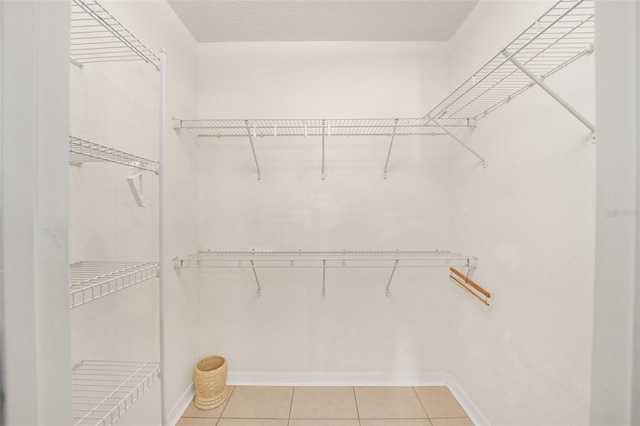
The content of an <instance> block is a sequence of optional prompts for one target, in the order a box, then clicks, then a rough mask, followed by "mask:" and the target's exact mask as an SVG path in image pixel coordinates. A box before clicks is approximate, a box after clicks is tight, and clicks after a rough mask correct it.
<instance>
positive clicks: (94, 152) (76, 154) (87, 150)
mask: <svg viewBox="0 0 640 426" xmlns="http://www.w3.org/2000/svg"><path fill="white" fill-rule="evenodd" d="M69 162H71V163H72V164H82V163H89V162H110V163H117V164H122V165H125V166H129V167H134V168H136V169H139V170H145V171H149V172H153V173H155V174H158V168H159V165H158V162H157V161H154V160H150V159H148V158H144V157H140V156H137V155H134V154H130V153H128V152H125V151H120V150H117V149H115V148H111V147H108V146H106V145H100V144H98V143H95V142H91V141H88V140H86V139H81V138H78V137H75V136H69Z"/></svg>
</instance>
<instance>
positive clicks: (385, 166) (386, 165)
mask: <svg viewBox="0 0 640 426" xmlns="http://www.w3.org/2000/svg"><path fill="white" fill-rule="evenodd" d="M397 127H398V119H397V118H396V119H395V120H393V133H392V134H391V142H390V143H389V152H388V153H387V162H386V163H384V174H383V175H382V176H383V177H384V178H385V179H386V178H387V169H388V168H389V158H391V148H393V140H394V139H395V137H396V128H397Z"/></svg>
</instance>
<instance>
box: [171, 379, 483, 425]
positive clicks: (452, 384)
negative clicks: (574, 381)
mask: <svg viewBox="0 0 640 426" xmlns="http://www.w3.org/2000/svg"><path fill="white" fill-rule="evenodd" d="M227 384H228V385H229V386H447V387H448V388H449V390H450V391H451V393H452V394H453V396H455V397H456V399H457V400H458V402H459V403H460V405H461V406H462V408H463V409H464V411H466V413H467V415H468V416H469V418H470V419H471V421H472V422H473V423H474V424H475V425H476V426H485V425H489V422H488V421H487V419H486V418H485V417H484V415H483V414H482V412H481V411H480V410H479V409H478V407H477V406H476V405H475V404H474V403H473V401H472V400H471V398H469V396H468V395H467V394H466V392H465V391H464V390H463V389H462V387H461V386H460V384H459V383H458V382H457V381H456V380H455V379H454V378H453V377H452V376H451V375H450V374H449V373H361V374H356V373H251V372H242V371H230V372H229V373H228V375H227ZM194 395H195V389H194V387H193V384H192V385H190V386H189V387H188V388H187V390H185V391H184V393H183V394H182V396H181V397H180V399H179V400H178V402H176V404H175V405H174V407H173V409H172V410H171V412H170V413H169V416H168V419H167V424H168V425H169V426H175V424H176V423H178V420H179V419H180V416H182V413H184V410H186V409H187V407H188V406H189V404H190V403H191V401H192V400H193V397H194Z"/></svg>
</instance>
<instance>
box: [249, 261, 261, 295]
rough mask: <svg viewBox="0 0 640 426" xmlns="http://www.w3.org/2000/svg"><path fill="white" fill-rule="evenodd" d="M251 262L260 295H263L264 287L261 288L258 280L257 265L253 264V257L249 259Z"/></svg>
mask: <svg viewBox="0 0 640 426" xmlns="http://www.w3.org/2000/svg"><path fill="white" fill-rule="evenodd" d="M249 262H250V263H251V269H252V270H253V277H254V278H255V279H256V285H257V286H258V292H257V294H258V297H260V296H262V289H261V288H260V281H258V273H257V272H256V267H255V265H254V264H253V259H251V260H249Z"/></svg>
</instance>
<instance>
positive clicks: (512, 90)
mask: <svg viewBox="0 0 640 426" xmlns="http://www.w3.org/2000/svg"><path fill="white" fill-rule="evenodd" d="M594 40H595V38H594V0H561V1H559V2H557V3H556V4H555V5H554V6H553V7H552V8H551V9H550V10H549V11H547V12H546V13H545V14H544V15H542V16H541V17H540V18H539V19H538V20H536V21H535V22H534V23H533V24H531V25H530V26H529V27H528V28H527V29H526V30H524V31H523V32H522V33H521V34H520V35H519V36H518V37H516V38H515V40H513V41H512V42H511V43H509V44H508V45H507V46H506V47H505V48H504V49H502V50H501V51H500V52H498V54H496V55H495V56H494V57H493V58H491V60H489V61H488V62H487V63H486V64H485V65H484V66H482V67H481V68H480V69H479V70H478V71H476V72H475V73H474V74H473V75H472V76H471V77H469V78H468V79H467V80H466V81H465V82H463V83H462V84H461V85H460V86H459V87H458V88H456V89H455V90H454V91H453V92H452V93H451V94H450V95H449V96H447V97H446V98H445V99H444V100H442V102H440V103H439V104H438V105H436V106H435V107H434V108H433V109H432V110H431V111H430V112H429V113H428V114H427V115H426V116H425V117H431V118H432V119H438V120H439V121H441V122H442V124H443V125H444V126H446V123H445V121H444V118H449V119H451V118H459V119H463V118H466V119H471V120H479V119H480V118H483V117H484V116H486V115H487V114H488V113H490V112H491V111H493V110H495V109H496V108H498V107H499V106H501V105H503V104H505V103H506V102H508V101H509V100H511V99H513V98H514V97H515V96H517V95H519V94H521V93H523V92H524V91H526V90H527V89H528V88H530V87H532V86H534V85H536V84H539V83H540V82H542V81H544V80H545V79H546V78H547V77H549V76H551V75H553V74H554V73H556V72H558V71H559V70H561V69H562V68H564V67H566V66H567V65H569V64H571V63H572V62H574V61H576V60H577V59H579V58H581V57H582V56H584V55H586V54H589V53H591V52H592V51H593V49H594ZM534 78H537V80H538V81H536V80H535V79H534ZM545 90H546V89H545ZM581 121H582V120H581ZM587 127H589V126H587ZM590 129H591V130H592V131H594V128H591V127H590Z"/></svg>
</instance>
